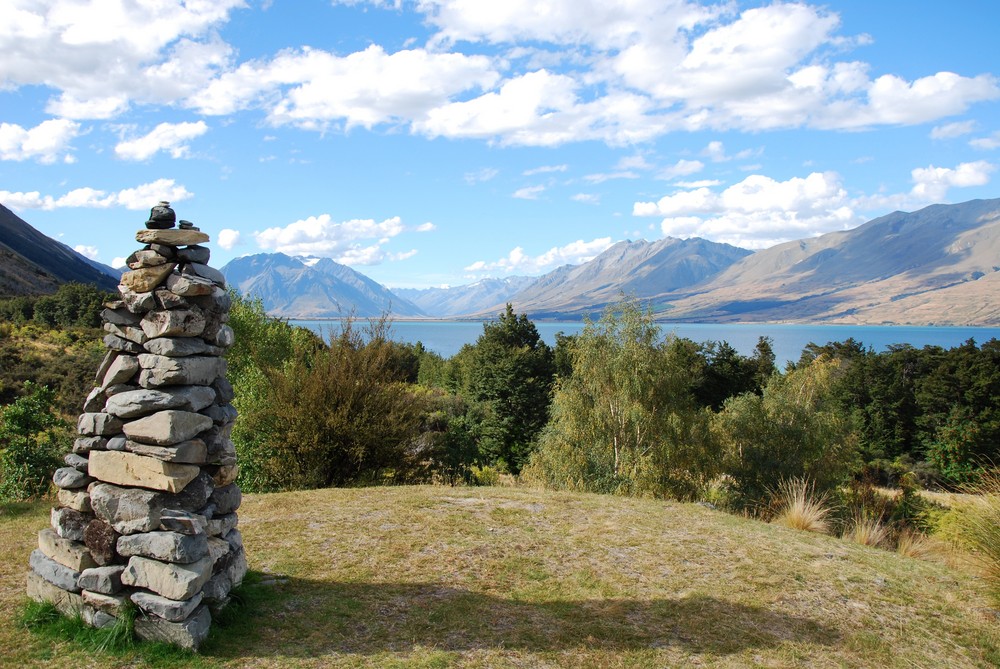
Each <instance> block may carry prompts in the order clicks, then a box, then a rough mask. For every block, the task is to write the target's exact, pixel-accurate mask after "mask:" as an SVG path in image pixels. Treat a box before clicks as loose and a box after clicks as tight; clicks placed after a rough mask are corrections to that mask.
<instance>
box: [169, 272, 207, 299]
mask: <svg viewBox="0 0 1000 669" xmlns="http://www.w3.org/2000/svg"><path fill="white" fill-rule="evenodd" d="M166 286H167V289H168V290H170V292H171V293H174V294H176V295H181V296H183V297H197V296H199V295H211V294H212V288H214V287H215V284H213V283H212V282H211V281H209V280H208V279H203V278H201V277H200V276H191V275H181V274H171V275H170V276H169V277H167V282H166Z"/></svg>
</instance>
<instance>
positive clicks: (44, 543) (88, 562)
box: [38, 528, 97, 572]
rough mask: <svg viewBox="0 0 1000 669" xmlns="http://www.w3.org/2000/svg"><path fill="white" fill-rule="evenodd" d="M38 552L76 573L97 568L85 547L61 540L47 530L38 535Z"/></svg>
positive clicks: (78, 543)
mask: <svg viewBox="0 0 1000 669" xmlns="http://www.w3.org/2000/svg"><path fill="white" fill-rule="evenodd" d="M38 550H40V551H42V553H44V554H45V555H46V557H48V558H50V559H52V560H55V561H56V562H58V563H59V564H61V565H63V566H64V567H68V568H69V569H71V570H73V571H76V572H80V571H83V570H84V569H90V568H91V567H96V566H97V563H96V562H94V558H93V557H92V556H91V555H90V551H88V550H87V546H86V545H84V544H83V543H81V542H79V541H70V540H69V539H63V538H62V537H60V536H59V535H58V534H56V533H55V531H54V530H52V529H49V528H45V529H44V530H42V531H40V532H39V533H38Z"/></svg>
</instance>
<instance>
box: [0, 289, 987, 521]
mask: <svg viewBox="0 0 1000 669" xmlns="http://www.w3.org/2000/svg"><path fill="white" fill-rule="evenodd" d="M107 298H108V296H107V295H103V294H101V293H100V292H99V291H97V290H96V289H92V288H89V287H86V286H80V285H74V284H68V285H66V286H63V287H62V288H61V289H60V290H59V292H58V293H56V294H55V295H52V296H45V297H41V298H24V297H21V298H14V299H7V300H0V404H2V405H3V409H2V413H0V440H2V445H3V450H2V452H0V476H2V479H0V496H2V497H3V498H4V499H18V498H24V497H29V496H32V495H38V494H42V493H44V492H45V491H46V490H47V489H48V477H49V476H50V472H51V471H52V469H53V468H54V467H55V466H57V465H54V464H53V463H55V462H57V460H58V458H60V457H61V455H62V453H64V452H65V451H66V450H67V449H68V446H69V443H70V435H69V427H68V425H69V424H71V423H72V422H73V419H74V417H75V415H76V413H78V411H79V407H80V406H81V403H82V400H83V397H84V396H85V395H86V393H87V392H88V391H89V389H90V383H91V382H90V377H91V375H92V373H93V370H94V369H95V368H96V365H97V363H98V361H99V360H100V356H101V355H102V346H101V343H100V339H101V336H102V334H101V332H100V330H98V329H97V326H98V325H99V319H98V316H97V314H98V312H99V309H100V304H101V303H102V302H103V301H105V300H106V299H107ZM233 298H234V302H233V308H232V311H231V313H230V325H231V326H232V327H233V329H234V331H235V332H236V344H235V345H234V346H233V348H232V349H231V350H230V351H229V354H228V369H229V372H228V376H229V379H230V381H231V382H232V384H233V386H234V388H235V392H236V397H235V399H234V401H233V403H234V405H235V406H236V408H237V409H238V411H239V420H238V421H237V424H236V427H235V429H234V432H233V441H234V442H235V444H236V447H237V450H238V453H239V461H240V467H241V474H240V480H239V482H240V484H241V487H242V488H243V490H245V491H247V492H266V491H279V490H293V489H306V488H321V487H330V486H358V485H385V484H404V483H426V482H434V483H441V484H448V485H457V484H468V485H484V484H497V483H513V482H517V483H519V484H523V485H534V486H542V487H547V488H552V489H569V490H578V491H589V492H597V493H607V494H614V495H630V496H645V497H655V498H669V499H677V500H685V501H701V502H703V503H708V504H712V505H713V506H716V507H718V508H722V509H724V510H727V511H732V512H736V513H745V514H751V515H766V514H768V513H770V512H771V511H770V509H771V507H772V506H773V503H774V500H775V498H776V493H777V491H779V490H780V489H781V488H782V486H787V485H788V484H789V482H794V481H798V482H801V483H803V484H807V485H808V487H809V490H810V491H811V493H812V494H815V495H820V496H823V495H826V496H831V497H830V498H831V499H834V498H835V499H836V500H837V502H838V503H837V505H836V506H837V507H838V508H839V509H841V510H842V511H841V513H842V514H843V515H845V516H847V515H851V514H854V515H857V513H858V510H859V509H860V510H863V512H864V513H865V514H868V515H872V514H874V515H877V516H878V517H879V518H880V519H881V520H883V521H885V522H886V523H894V524H895V525H894V526H895V527H896V528H897V530H901V529H905V528H907V527H910V526H913V527H915V528H916V529H920V528H921V526H922V525H925V524H926V523H927V522H929V521H928V520H927V518H928V513H929V512H930V510H929V509H928V504H927V503H926V502H923V501H920V500H922V499H923V498H918V497H916V496H915V495H914V494H911V493H912V492H913V491H915V490H917V489H918V488H925V489H944V490H958V489H962V488H963V486H968V485H974V484H976V483H977V482H978V481H979V480H980V478H981V477H982V476H983V475H984V474H988V472H989V471H991V468H992V463H994V462H995V461H996V460H997V450H998V444H1000V342H998V341H997V340H995V339H994V340H990V341H988V342H983V343H981V344H979V343H977V342H975V341H971V340H970V341H968V342H966V343H964V344H963V345H961V346H958V347H955V348H952V349H942V348H938V347H925V348H921V349H917V348H914V347H911V346H908V345H897V346H892V347H890V348H889V349H888V350H886V351H882V352H876V351H873V350H871V349H866V348H865V347H864V346H863V344H861V343H860V342H857V341H854V340H850V339H849V340H847V341H844V342H838V343H829V344H823V345H818V344H810V345H809V346H807V347H806V348H805V349H804V350H803V352H802V355H801V357H800V359H799V360H798V361H796V362H795V363H794V364H789V365H788V366H787V367H786V368H785V369H781V370H779V369H777V368H776V367H775V360H774V355H773V353H772V350H771V346H770V342H769V340H767V339H766V338H762V339H761V340H760V341H759V342H758V344H757V346H756V349H755V351H754V353H753V354H752V355H749V356H744V355H741V354H740V353H738V352H737V351H736V350H735V349H734V348H733V347H731V346H730V345H729V344H727V343H726V342H722V341H719V342H712V341H710V342H694V341H691V340H689V339H683V338H677V337H674V336H669V335H666V336H665V335H663V334H662V333H661V331H660V329H659V327H658V326H657V325H656V324H655V323H654V321H653V318H652V314H651V313H649V312H647V311H645V310H644V309H643V308H642V307H641V305H639V304H638V303H636V302H635V301H632V300H628V299H624V300H622V301H621V302H620V303H618V304H616V305H613V306H611V307H609V308H608V309H607V310H606V311H605V312H604V313H603V315H602V316H601V317H600V318H599V319H597V320H593V321H589V322H587V323H586V326H585V327H584V329H583V330H582V331H581V332H580V333H579V334H576V335H573V336H565V335H560V336H558V337H557V342H556V345H555V346H554V347H550V346H548V345H547V344H546V343H545V342H544V341H542V340H541V338H540V337H539V335H538V332H537V330H536V328H535V325H534V324H533V323H532V321H531V320H530V319H529V318H528V317H527V316H526V315H524V314H517V313H515V312H514V311H513V310H512V309H511V308H510V306H508V307H507V309H506V311H505V312H504V313H501V314H499V315H498V316H497V318H495V319H494V320H492V321H489V322H486V323H484V324H483V332H482V334H481V335H480V336H479V338H478V340H477V341H476V342H475V343H474V344H470V345H466V346H465V347H463V348H462V350H461V351H460V352H459V353H458V354H457V355H455V356H452V357H451V358H448V359H444V358H442V357H441V356H439V355H437V354H435V353H433V352H431V351H427V350H425V349H424V347H423V346H422V345H421V344H420V343H417V344H404V343H399V342H396V341H393V340H392V338H391V328H392V323H391V321H390V320H389V319H388V318H382V319H376V320H371V321H365V322H361V321H355V320H352V319H345V320H344V321H343V322H342V323H341V324H340V326H339V327H333V328H331V331H330V332H326V333H323V336H320V335H317V334H316V333H314V332H312V331H310V330H306V329H303V328H299V327H296V326H294V325H292V324H289V323H288V322H286V321H283V320H280V319H275V318H271V317H268V316H267V315H266V314H265V313H264V310H263V307H262V306H261V304H260V303H259V302H258V301H254V300H252V299H245V298H242V297H240V296H238V295H235V294H234V296H233ZM880 487H881V488H894V489H898V490H902V492H903V494H902V496H896V497H892V496H888V497H886V496H884V495H883V496H881V497H880V496H879V495H878V494H876V493H875V492H874V491H875V490H876V489H878V488H880Z"/></svg>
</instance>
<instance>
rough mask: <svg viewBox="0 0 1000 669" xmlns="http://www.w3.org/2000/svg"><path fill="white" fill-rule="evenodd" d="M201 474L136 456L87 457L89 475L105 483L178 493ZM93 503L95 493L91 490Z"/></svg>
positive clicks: (98, 454) (192, 468)
mask: <svg viewBox="0 0 1000 669" xmlns="http://www.w3.org/2000/svg"><path fill="white" fill-rule="evenodd" d="M200 473H201V469H200V468H199V467H198V466H197V465H185V464H178V463H175V462H164V461H163V460H157V459H156V458H149V457H146V456H143V455H136V454H135V453H127V452H119V451H93V452H92V453H91V454H90V474H91V476H93V477H94V478H96V479H99V480H101V481H104V482H105V483H114V484H117V485H123V486H138V487H140V488H150V489H152V490H163V491H166V492H180V491H181V490H183V489H184V486H186V485H187V484H188V483H190V482H191V481H193V480H194V479H195V478H196V477H197V476H198V474H200ZM93 504H94V493H93V490H91V505H93ZM95 510H96V509H95ZM157 524H158V523H157ZM150 529H152V528H150Z"/></svg>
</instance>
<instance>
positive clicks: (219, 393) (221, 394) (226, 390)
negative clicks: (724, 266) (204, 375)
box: [212, 376, 236, 404]
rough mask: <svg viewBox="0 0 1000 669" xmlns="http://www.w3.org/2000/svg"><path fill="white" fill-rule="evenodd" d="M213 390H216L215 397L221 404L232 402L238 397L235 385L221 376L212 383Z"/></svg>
mask: <svg viewBox="0 0 1000 669" xmlns="http://www.w3.org/2000/svg"><path fill="white" fill-rule="evenodd" d="M212 388H213V389H214V390H215V397H216V399H217V400H218V401H219V403H220V404H226V403H228V402H232V401H233V398H234V397H236V393H235V392H234V391H233V384H231V383H229V379H227V378H226V377H224V376H220V377H219V378H217V379H216V380H215V381H214V382H212Z"/></svg>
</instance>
